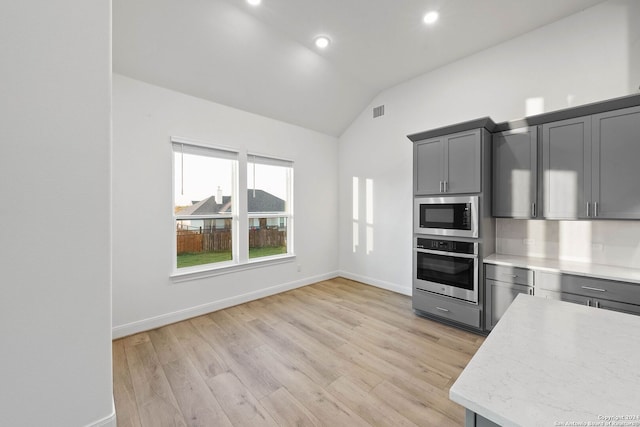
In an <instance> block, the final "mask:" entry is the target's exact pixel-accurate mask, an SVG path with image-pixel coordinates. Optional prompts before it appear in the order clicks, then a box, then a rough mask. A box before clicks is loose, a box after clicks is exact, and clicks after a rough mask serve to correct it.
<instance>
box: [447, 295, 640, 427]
mask: <svg viewBox="0 0 640 427" xmlns="http://www.w3.org/2000/svg"><path fill="white" fill-rule="evenodd" d="M449 397H450V398H451V400H453V401H454V402H456V403H458V404H460V405H462V406H464V407H465V408H467V421H466V423H467V426H475V425H478V426H492V425H496V424H497V425H500V426H565V425H567V426H569V425H584V426H599V425H600V426H607V425H609V426H635V427H640V317H638V316H632V315H629V314H624V313H617V312H612V311H607V310H598V309H596V308H593V307H586V306H581V305H577V304H571V303H567V302H563V301H555V300H549V299H544V298H538V297H534V296H529V295H519V296H518V297H517V298H516V299H515V301H514V302H513V304H511V306H510V307H509V308H508V309H507V311H506V312H505V314H504V316H503V317H502V318H501V320H500V321H499V322H498V324H497V325H496V327H495V328H494V329H493V331H492V332H491V334H490V335H489V336H488V337H487V339H486V340H485V342H484V343H483V344H482V346H481V347H480V349H479V350H478V351H477V353H476V354H475V356H474V357H473V359H471V361H470V362H469V364H468V365H467V367H466V368H465V369H464V371H463V372H462V374H461V375H460V377H459V378H458V380H457V381H456V382H455V384H454V385H453V386H452V387H451V390H450V392H449ZM494 423H495V424H494Z"/></svg>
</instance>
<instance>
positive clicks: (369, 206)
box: [365, 179, 373, 255]
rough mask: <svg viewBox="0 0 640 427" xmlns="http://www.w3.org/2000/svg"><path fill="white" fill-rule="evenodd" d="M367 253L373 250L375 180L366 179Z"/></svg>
mask: <svg viewBox="0 0 640 427" xmlns="http://www.w3.org/2000/svg"><path fill="white" fill-rule="evenodd" d="M365 203H366V212H365V214H366V221H367V255H369V254H371V252H373V180H372V179H367V180H366V202H365Z"/></svg>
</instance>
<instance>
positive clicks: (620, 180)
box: [591, 107, 640, 219]
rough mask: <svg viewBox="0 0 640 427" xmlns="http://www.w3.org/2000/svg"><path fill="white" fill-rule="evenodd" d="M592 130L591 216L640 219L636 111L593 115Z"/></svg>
mask: <svg viewBox="0 0 640 427" xmlns="http://www.w3.org/2000/svg"><path fill="white" fill-rule="evenodd" d="M592 126H593V132H592V134H593V150H592V153H593V154H592V160H593V175H592V181H591V182H592V184H591V185H592V198H591V201H592V203H593V212H592V216H593V217H594V218H606V219H640V163H639V161H640V107H633V108H625V109H623V110H616V111H610V112H607V113H602V114H596V115H594V116H593V117H592Z"/></svg>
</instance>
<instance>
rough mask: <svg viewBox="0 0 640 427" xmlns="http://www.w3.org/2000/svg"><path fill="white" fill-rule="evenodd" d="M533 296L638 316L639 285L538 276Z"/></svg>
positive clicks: (574, 277)
mask: <svg viewBox="0 0 640 427" xmlns="http://www.w3.org/2000/svg"><path fill="white" fill-rule="evenodd" d="M535 294H536V296H539V297H543V298H550V299H555V300H561V301H568V302H572V303H576V304H582V305H587V306H591V307H596V308H602V309H605V310H612V311H619V312H623V313H630V314H637V315H640V284H634V283H629V282H621V281H617V280H604V279H597V278H593V277H584V276H575V275H571V274H556V273H546V272H540V273H537V275H536V291H535Z"/></svg>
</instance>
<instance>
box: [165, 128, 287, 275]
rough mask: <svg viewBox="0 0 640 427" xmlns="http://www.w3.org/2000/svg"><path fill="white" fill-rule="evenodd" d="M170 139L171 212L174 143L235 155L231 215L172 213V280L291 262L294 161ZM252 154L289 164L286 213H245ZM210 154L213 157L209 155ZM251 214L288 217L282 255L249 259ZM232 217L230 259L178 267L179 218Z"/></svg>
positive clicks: (173, 205) (173, 201) (174, 172)
mask: <svg viewBox="0 0 640 427" xmlns="http://www.w3.org/2000/svg"><path fill="white" fill-rule="evenodd" d="M170 142H171V189H172V191H171V200H172V211H173V209H174V207H175V181H176V180H175V174H176V169H175V164H174V152H175V147H176V146H181V147H184V146H190V147H194V148H196V149H203V150H211V153H212V154H213V153H215V152H216V151H217V152H224V153H226V155H230V154H231V155H233V156H235V160H236V161H235V162H234V166H233V168H234V169H233V180H232V181H233V182H232V187H233V189H232V194H231V200H232V204H233V206H232V214H231V215H224V214H221V215H176V213H175V212H173V213H172V215H171V230H172V236H173V238H172V246H171V251H172V256H171V259H172V263H173V265H172V268H171V273H170V274H169V276H170V277H171V278H172V281H173V282H174V283H180V282H184V281H189V280H193V279H199V278H202V277H208V276H216V275H220V274H227V273H230V272H234V271H241V270H246V269H250V268H257V267H261V266H266V265H273V264H279V263H285V262H292V261H294V260H295V253H294V251H293V241H294V239H293V222H294V218H293V171H294V163H293V161H292V160H287V159H282V158H279V157H276V156H271V155H263V154H250V155H249V154H247V152H246V151H239V150H237V149H234V148H230V147H225V146H221V145H214V144H210V143H207V142H204V141H199V140H194V139H190V138H183V137H178V136H172V137H171V138H170ZM250 156H255V157H259V158H261V159H270V160H272V161H275V162H281V163H280V165H284V164H287V165H288V166H289V168H290V169H289V173H288V176H287V179H288V182H287V192H288V193H287V200H286V202H285V203H286V205H285V208H286V211H287V212H285V213H268V214H251V215H250V214H248V201H247V197H246V195H247V194H248V187H249V186H248V183H247V167H248V160H247V159H248V157H250ZM212 157H215V155H214V156H212ZM251 217H259V218H266V217H286V218H287V253H286V254H281V255H274V256H269V257H259V258H252V259H249V218H251ZM228 218H231V220H232V260H231V261H223V262H218V263H213V264H202V265H198V266H192V267H183V268H180V269H178V266H177V250H176V247H177V235H176V223H177V221H178V220H181V219H228Z"/></svg>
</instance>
